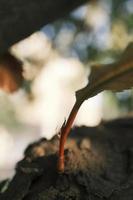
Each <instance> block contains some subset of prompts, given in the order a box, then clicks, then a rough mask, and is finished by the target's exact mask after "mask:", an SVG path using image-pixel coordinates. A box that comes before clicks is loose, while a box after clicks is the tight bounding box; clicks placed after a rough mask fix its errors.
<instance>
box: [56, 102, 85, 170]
mask: <svg viewBox="0 0 133 200" xmlns="http://www.w3.org/2000/svg"><path fill="white" fill-rule="evenodd" d="M81 104H82V102H81V103H79V102H78V101H76V102H75V104H74V106H73V108H72V110H71V112H70V115H69V117H68V120H67V122H66V124H65V126H64V127H62V129H61V138H60V144H59V159H58V171H59V173H63V172H64V167H65V165H64V147H65V143H66V140H67V137H68V135H69V133H70V130H71V127H72V124H73V122H74V120H75V118H76V115H77V113H78V110H79V108H80V106H81Z"/></svg>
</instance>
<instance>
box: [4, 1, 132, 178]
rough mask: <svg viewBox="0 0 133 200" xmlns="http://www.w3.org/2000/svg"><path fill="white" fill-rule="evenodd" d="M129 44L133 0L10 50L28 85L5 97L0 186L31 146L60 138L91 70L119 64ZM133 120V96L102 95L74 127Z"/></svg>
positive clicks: (52, 27) (96, 7) (80, 12)
mask: <svg viewBox="0 0 133 200" xmlns="http://www.w3.org/2000/svg"><path fill="white" fill-rule="evenodd" d="M130 41H133V0H117V1H114V0H112V1H111V0H99V1H96V0H95V1H92V2H91V3H89V4H86V5H84V6H82V7H79V8H78V9H76V10H74V11H73V12H72V13H70V15H69V16H67V17H66V18H63V19H61V20H58V21H56V22H54V23H52V24H48V25H46V26H44V27H42V29H41V30H39V31H38V32H36V33H34V34H33V35H31V36H30V37H29V38H26V39H25V40H23V41H21V42H19V43H18V44H16V45H14V46H13V47H12V48H11V52H12V53H13V54H14V55H15V56H16V57H18V58H19V59H20V60H22V61H23V63H24V77H25V79H26V81H25V85H24V87H23V88H21V89H20V90H19V91H17V92H15V93H13V94H11V95H9V94H6V93H4V92H3V91H0V109H1V112H0V172H1V174H0V180H3V179H5V178H7V177H11V176H12V175H13V173H14V167H15V164H16V162H17V161H18V160H20V159H22V157H23V151H24V149H25V148H26V147H27V145H28V144H30V143H31V142H33V141H36V140H38V139H39V138H41V137H45V138H47V139H50V138H51V137H52V136H53V135H55V134H57V133H58V132H59V130H60V128H61V126H62V124H63V122H64V120H65V119H67V117H68V115H69V113H70V110H71V108H72V106H73V104H74V102H75V91H76V90H78V89H80V88H82V87H84V86H85V85H86V84H87V82H88V75H89V73H90V66H91V65H93V64H95V63H98V64H100V63H102V64H103V63H104V64H105V63H111V62H113V61H114V60H115V59H118V58H119V56H120V55H121V52H122V51H123V50H124V48H125V47H126V46H127V44H128V43H129V42H130ZM132 114H133V91H132V90H126V91H123V92H121V93H112V92H103V93H101V94H99V95H97V96H96V97H94V98H91V99H89V100H88V101H86V102H85V103H84V104H83V105H82V107H81V109H80V111H79V113H78V116H77V118H76V120H75V124H74V125H78V126H81V125H87V126H96V125H97V124H99V122H100V121H101V120H105V119H106V120H109V119H114V118H117V117H119V116H126V115H132Z"/></svg>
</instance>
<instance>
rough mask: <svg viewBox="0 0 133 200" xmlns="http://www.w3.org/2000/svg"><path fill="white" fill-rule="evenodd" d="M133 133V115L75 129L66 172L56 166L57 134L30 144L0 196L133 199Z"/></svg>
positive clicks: (63, 199)
mask: <svg viewBox="0 0 133 200" xmlns="http://www.w3.org/2000/svg"><path fill="white" fill-rule="evenodd" d="M132 133H133V119H132V118H126V119H118V120H115V121H111V122H107V123H102V124H100V125H99V126H98V127H95V128H89V127H81V128H75V129H73V130H72V133H71V137H70V138H69V140H68V143H67V145H66V149H67V150H66V152H65V156H66V157H65V158H66V168H65V173H64V174H58V173H57V170H56V164H57V150H58V138H56V137H54V138H53V139H52V140H51V141H46V140H45V139H42V140H40V141H39V142H36V143H34V144H32V145H30V146H29V147H28V148H27V149H26V151H25V158H24V159H23V160H22V161H20V162H19V163H18V165H17V167H16V174H15V176H14V178H13V180H12V181H11V182H10V183H9V186H8V189H7V190H6V191H5V192H4V193H1V195H0V200H9V199H10V200H101V199H103V200H105V199H106V200H132V199H133V134H132ZM5 183H6V182H3V183H1V184H0V188H2V187H3V186H4V185H5Z"/></svg>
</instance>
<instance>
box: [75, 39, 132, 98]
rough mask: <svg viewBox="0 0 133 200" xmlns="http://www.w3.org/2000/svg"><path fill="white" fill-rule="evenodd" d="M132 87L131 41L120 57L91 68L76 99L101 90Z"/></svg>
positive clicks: (92, 94)
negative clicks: (84, 85) (87, 79)
mask: <svg viewBox="0 0 133 200" xmlns="http://www.w3.org/2000/svg"><path fill="white" fill-rule="evenodd" d="M131 87H133V42H132V43H130V44H129V45H128V47H127V48H126V49H125V51H124V52H123V54H122V55H121V57H120V59H119V60H118V61H117V62H114V63H112V64H107V65H103V66H102V67H99V68H98V67H97V68H95V69H94V70H92V72H91V74H90V77H89V83H88V85H87V86H86V87H85V88H83V89H81V90H79V91H77V92H76V98H77V101H79V102H83V101H84V100H86V99H88V98H90V97H93V96H95V95H96V94H98V93H99V92H101V91H103V90H113V91H121V90H124V89H129V88H131Z"/></svg>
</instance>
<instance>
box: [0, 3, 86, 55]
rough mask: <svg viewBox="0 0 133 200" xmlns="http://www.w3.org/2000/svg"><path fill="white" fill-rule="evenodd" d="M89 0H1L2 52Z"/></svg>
mask: <svg viewBox="0 0 133 200" xmlns="http://www.w3.org/2000/svg"><path fill="white" fill-rule="evenodd" d="M85 2H87V0H23V1H22V0H10V1H7V0H1V1H0V53H3V52H5V51H6V50H7V49H8V48H9V47H10V46H12V45H13V44H14V43H16V42H18V41H20V40H22V39H24V38H25V37H27V36H29V35H30V34H32V33H33V32H35V31H37V30H39V29H40V28H41V27H43V26H44V25H46V24H48V23H50V22H53V21H54V20H56V19H59V18H61V17H64V16H65V15H67V14H68V13H70V12H71V11H72V10H73V9H75V8H76V7H78V6H80V5H82V4H84V3H85Z"/></svg>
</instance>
